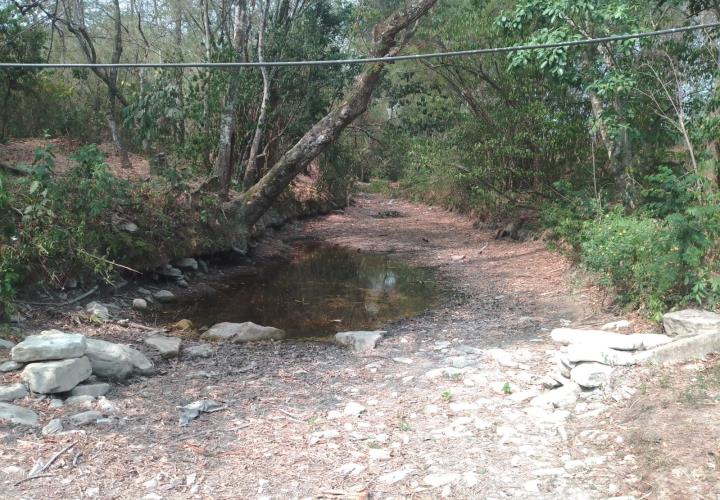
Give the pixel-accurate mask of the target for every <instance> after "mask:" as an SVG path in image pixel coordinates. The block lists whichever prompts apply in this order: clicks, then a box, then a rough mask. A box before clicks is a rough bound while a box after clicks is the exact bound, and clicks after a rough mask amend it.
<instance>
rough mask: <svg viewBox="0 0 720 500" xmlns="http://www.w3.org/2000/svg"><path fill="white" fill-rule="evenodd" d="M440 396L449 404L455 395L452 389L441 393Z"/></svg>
mask: <svg viewBox="0 0 720 500" xmlns="http://www.w3.org/2000/svg"><path fill="white" fill-rule="evenodd" d="M440 396H441V397H442V398H443V400H444V401H446V402H448V403H449V402H450V401H452V398H453V393H452V391H451V390H450V389H445V390H444V391H442V392H441V393H440Z"/></svg>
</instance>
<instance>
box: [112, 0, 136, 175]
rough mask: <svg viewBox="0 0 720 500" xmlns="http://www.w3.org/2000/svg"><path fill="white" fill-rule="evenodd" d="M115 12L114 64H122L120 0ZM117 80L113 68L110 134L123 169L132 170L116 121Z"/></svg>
mask: <svg viewBox="0 0 720 500" xmlns="http://www.w3.org/2000/svg"><path fill="white" fill-rule="evenodd" d="M113 12H114V16H115V46H114V48H113V54H112V61H111V62H112V64H117V63H119V62H120V56H121V55H122V51H123V46H122V19H121V18H120V0H113ZM117 79H118V70H117V68H112V69H110V71H109V82H110V83H109V84H108V97H109V99H110V103H109V104H110V109H109V111H108V115H107V119H108V125H109V127H110V134H111V135H112V139H113V142H114V143H115V147H116V148H117V151H118V154H119V155H120V164H121V165H122V167H123V168H132V163H130V157H129V156H128V152H127V149H126V148H125V144H124V143H123V140H122V137H121V134H120V130H119V128H118V126H117V122H116V121H115V103H116V101H117V98H118V90H117Z"/></svg>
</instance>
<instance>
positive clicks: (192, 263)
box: [175, 257, 198, 271]
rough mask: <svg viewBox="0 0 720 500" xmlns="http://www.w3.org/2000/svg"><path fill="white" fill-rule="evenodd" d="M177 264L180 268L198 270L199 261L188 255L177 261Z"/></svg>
mask: <svg viewBox="0 0 720 500" xmlns="http://www.w3.org/2000/svg"><path fill="white" fill-rule="evenodd" d="M175 265H176V266H177V267H179V268H180V269H188V270H190V271H197V270H198V261H196V260H195V259H193V258H192V257H186V258H184V259H180V260H178V261H177V262H175Z"/></svg>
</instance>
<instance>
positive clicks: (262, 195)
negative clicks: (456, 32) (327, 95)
mask: <svg viewBox="0 0 720 500" xmlns="http://www.w3.org/2000/svg"><path fill="white" fill-rule="evenodd" d="M436 2H437V0H413V1H410V2H408V3H406V5H405V7H402V8H400V9H399V10H397V11H395V12H394V13H393V14H391V15H390V17H388V18H387V19H386V20H385V21H383V22H381V23H379V24H378V25H377V26H376V27H375V30H374V32H373V48H372V50H371V51H370V57H386V56H392V55H395V54H397V53H398V52H399V51H400V48H402V45H403V43H404V42H405V41H406V40H407V39H408V37H409V35H410V34H411V31H412V29H409V28H411V26H412V25H413V24H415V23H416V22H417V21H419V20H420V18H422V17H423V16H424V15H425V14H427V12H428V11H429V10H430V9H431V8H432V7H433V5H435V3H436ZM403 32H404V34H405V36H403V37H402V39H400V40H399V39H398V38H399V37H400V35H401V33H403ZM384 68H385V63H375V64H372V65H370V66H369V67H368V68H367V69H366V70H365V71H363V72H362V73H361V74H360V75H359V76H358V78H357V80H356V82H355V85H354V86H353V88H352V90H351V91H350V92H349V94H348V95H347V97H346V98H345V100H344V101H343V102H342V103H341V104H340V106H339V107H337V108H335V109H334V110H332V111H330V112H329V113H328V114H327V115H326V116H325V117H324V118H322V119H321V120H320V121H319V122H317V123H316V124H315V125H314V126H313V127H312V128H311V129H310V130H308V131H307V132H306V133H305V135H303V136H302V137H301V138H300V140H299V141H298V142H297V143H296V144H295V145H294V146H293V147H292V148H290V149H289V150H288V151H287V152H285V154H283V155H282V156H281V157H280V158H279V159H278V160H277V162H276V163H275V164H274V165H273V166H272V168H270V170H269V171H268V172H267V174H265V175H264V176H263V178H262V179H260V181H259V182H258V183H257V184H255V185H254V186H253V187H252V188H250V189H249V190H248V191H246V192H245V193H243V195H242V197H241V198H240V199H239V200H237V201H235V202H233V203H232V204H231V206H230V207H229V209H230V210H229V216H230V218H231V221H232V222H234V223H235V224H237V225H238V226H240V227H245V228H247V227H250V226H251V225H253V224H255V223H256V222H257V221H258V220H259V219H260V217H262V215H263V214H264V213H265V212H266V211H267V210H268V208H270V206H271V205H272V204H273V202H274V201H275V200H276V199H277V197H278V196H279V195H280V194H281V193H282V192H283V191H284V190H285V189H286V188H287V187H288V185H289V184H290V182H291V181H292V180H293V178H295V176H296V175H298V174H299V173H300V172H301V171H302V170H303V169H304V168H305V167H306V166H307V165H308V164H309V163H310V162H311V161H312V160H313V159H315V158H316V157H317V156H318V155H319V154H320V153H322V152H323V151H324V150H325V149H326V148H327V147H328V146H330V144H332V143H333V141H335V140H336V139H337V138H338V137H339V136H340V133H341V132H342V131H343V130H344V129H345V127H347V126H348V125H349V124H350V123H352V122H353V120H355V118H357V117H358V116H360V115H361V114H362V113H364V112H365V111H366V110H367V107H368V104H369V102H370V98H371V97H372V93H373V91H374V90H375V88H376V87H377V86H378V84H379V83H380V79H381V76H382V73H383V70H384Z"/></svg>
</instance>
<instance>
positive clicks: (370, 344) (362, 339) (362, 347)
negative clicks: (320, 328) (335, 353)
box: [335, 330, 387, 353]
mask: <svg viewBox="0 0 720 500" xmlns="http://www.w3.org/2000/svg"><path fill="white" fill-rule="evenodd" d="M386 333H387V332H386V331H384V330H375V331H351V332H338V333H336V334H335V342H337V343H338V344H340V345H341V346H344V347H349V348H350V349H352V351H353V352H358V353H363V352H368V351H371V350H373V349H375V346H376V345H377V343H378V342H379V341H380V339H381V338H382V336H383V335H384V334H386Z"/></svg>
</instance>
